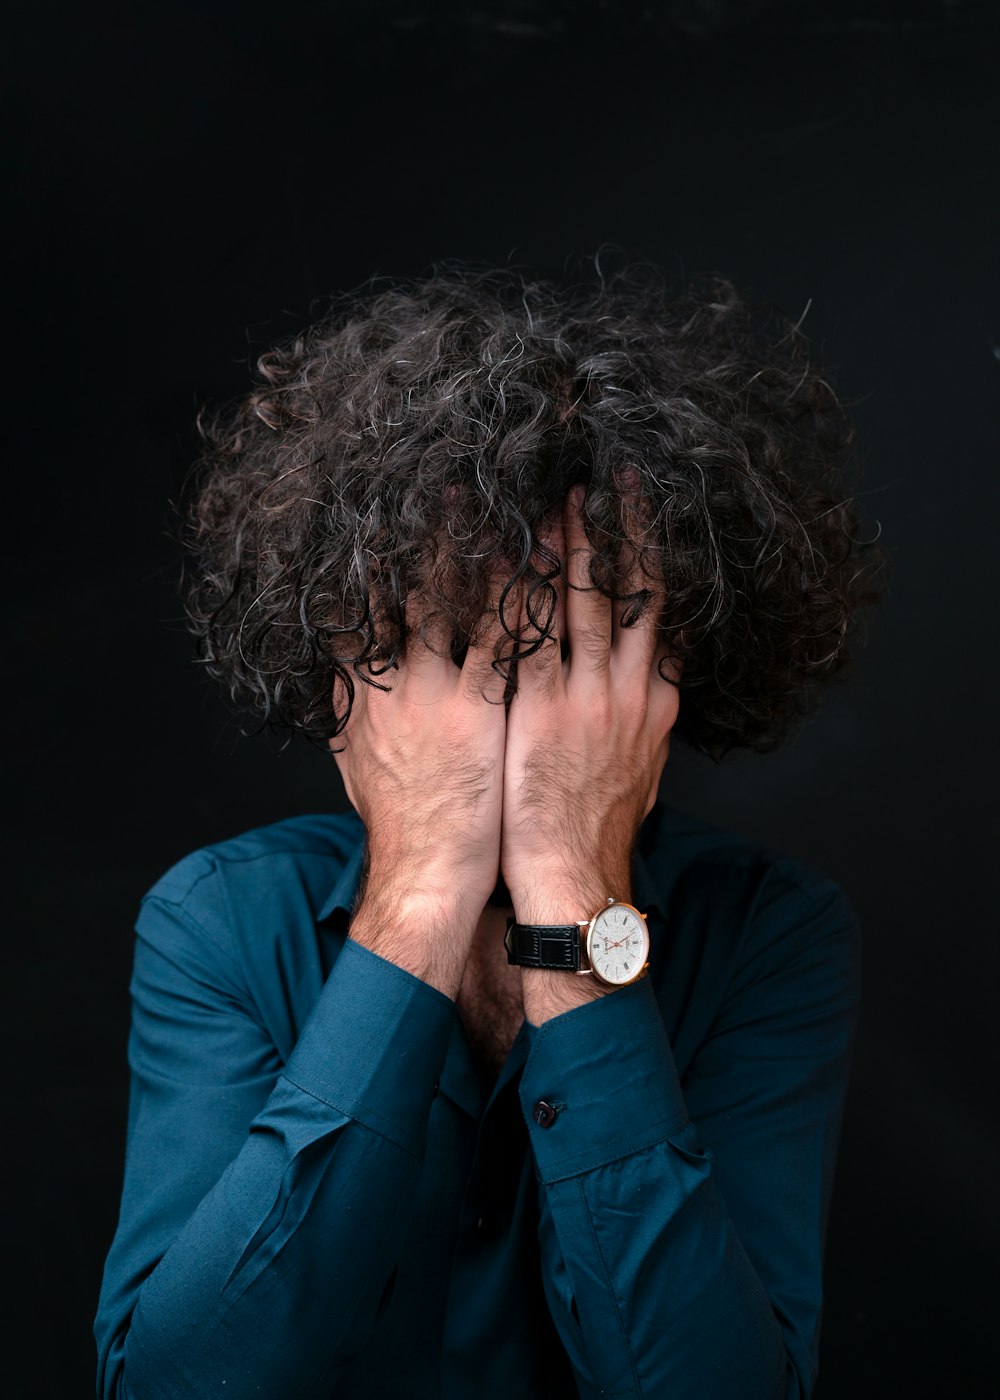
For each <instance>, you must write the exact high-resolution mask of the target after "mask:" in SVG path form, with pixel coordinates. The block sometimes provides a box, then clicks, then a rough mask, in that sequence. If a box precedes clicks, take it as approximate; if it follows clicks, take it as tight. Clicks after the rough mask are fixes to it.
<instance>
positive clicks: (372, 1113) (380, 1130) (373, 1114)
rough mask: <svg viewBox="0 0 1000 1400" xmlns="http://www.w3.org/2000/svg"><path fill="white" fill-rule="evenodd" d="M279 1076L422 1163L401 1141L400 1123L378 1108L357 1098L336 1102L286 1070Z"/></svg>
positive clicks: (323, 1085)
mask: <svg viewBox="0 0 1000 1400" xmlns="http://www.w3.org/2000/svg"><path fill="white" fill-rule="evenodd" d="M279 1077H280V1078H281V1079H286V1080H287V1081H288V1083H289V1084H291V1085H292V1087H293V1088H295V1089H299V1090H300V1091H301V1092H302V1093H303V1094H308V1095H309V1097H310V1098H313V1099H316V1101H317V1102H318V1103H325V1104H326V1105H327V1107H328V1108H332V1109H334V1110H335V1111H336V1112H337V1113H342V1114H344V1116H345V1117H347V1118H349V1119H350V1120H351V1122H352V1123H359V1124H360V1125H361V1126H362V1127H363V1128H367V1129H368V1130H369V1131H370V1132H373V1133H377V1134H378V1136H379V1137H384V1138H386V1139H388V1141H389V1142H391V1143H394V1144H395V1146H396V1147H398V1148H399V1149H400V1151H401V1152H405V1153H406V1155H407V1156H408V1157H412V1158H413V1160H414V1161H415V1162H416V1163H417V1164H418V1165H420V1163H421V1160H422V1159H421V1157H420V1154H419V1153H418V1152H416V1151H414V1149H413V1147H412V1146H411V1145H410V1144H409V1143H407V1142H403V1141H401V1139H402V1138H403V1136H404V1134H403V1133H401V1132H400V1131H399V1128H398V1125H397V1124H396V1123H394V1122H393V1121H392V1120H391V1119H389V1118H386V1117H385V1115H384V1114H382V1113H379V1111H378V1109H377V1108H369V1107H368V1105H367V1104H365V1103H363V1102H362V1101H361V1100H360V1099H355V1098H351V1099H348V1100H347V1101H346V1103H345V1102H340V1103H338V1102H335V1101H334V1099H332V1098H327V1097H326V1095H324V1094H321V1093H318V1092H317V1089H313V1088H310V1087H309V1086H308V1085H306V1084H300V1083H299V1080H298V1079H297V1078H293V1077H292V1075H290V1074H288V1073H287V1072H286V1071H285V1070H282V1071H281V1073H280V1076H279ZM303 1077H304V1076H303ZM317 1088H318V1089H326V1088H327V1085H326V1084H325V1083H324V1082H323V1081H322V1080H318V1081H317ZM328 1092H329V1091H328ZM347 1104H350V1107H347ZM358 1109H361V1110H362V1111H363V1113H364V1117H361V1116H360V1115H359V1113H358V1112H357V1110H358ZM371 1118H374V1119H376V1120H377V1122H378V1123H380V1124H382V1125H383V1126H382V1127H378V1126H376V1124H375V1123H371V1122H369V1121H368V1120H369V1119H371Z"/></svg>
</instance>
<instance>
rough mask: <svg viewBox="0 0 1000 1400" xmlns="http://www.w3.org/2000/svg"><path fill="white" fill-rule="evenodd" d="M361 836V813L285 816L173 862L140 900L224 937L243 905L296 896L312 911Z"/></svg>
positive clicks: (318, 907)
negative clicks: (169, 907) (171, 910)
mask: <svg viewBox="0 0 1000 1400" xmlns="http://www.w3.org/2000/svg"><path fill="white" fill-rule="evenodd" d="M363 836H364V826H363V824H362V822H361V819H360V818H359V817H358V815H357V814H356V813H355V812H353V811H351V812H346V813H322V814H312V815H308V816H296V817H288V818H286V819H285V820H283V821H278V822H273V823H271V824H270V825H268V826H260V827H255V828H253V829H252V830H250V831H245V832H242V833H240V834H239V835H237V836H232V837H229V838H228V839H227V840H223V841H219V842H216V843H213V844H212V845H209V846H202V847H201V848H200V849H198V850H196V851H192V852H191V853H190V854H189V855H186V856H184V857H183V858H182V859H181V860H179V861H177V862H176V864H174V865H172V866H171V867H170V868H169V869H168V870H167V871H166V872H165V873H164V874H163V875H162V876H161V877H160V878H159V880H157V881H156V883H155V884H154V885H153V886H152V887H151V888H150V889H149V890H148V891H147V893H146V894H145V895H144V896H143V900H142V905H143V906H146V905H148V904H159V905H169V906H171V907H172V908H174V909H175V910H176V911H178V912H180V913H181V914H182V915H183V916H184V917H186V918H187V919H188V920H189V921H191V922H193V923H195V924H197V925H198V926H199V927H200V928H201V929H202V930H203V931H205V932H206V933H209V934H217V935H219V936H220V937H225V936H226V930H227V927H228V925H229V923H230V921H231V919H232V916H233V914H234V913H235V912H237V907H238V906H241V905H242V906H247V905H251V906H256V907H259V901H261V900H263V901H264V902H265V903H274V902H275V901H276V900H279V901H280V900H283V899H284V900H287V899H289V898H292V899H296V900H297V901H298V902H300V903H303V904H304V905H306V906H308V908H309V910H310V911H311V913H312V914H313V915H315V914H316V913H317V912H318V910H319V909H320V907H321V906H322V904H323V902H324V901H325V899H326V898H327V896H328V895H329V893H330V890H331V888H332V886H333V883H334V881H335V880H336V878H337V875H338V874H339V873H340V871H341V869H342V868H343V866H344V864H345V863H346V862H347V861H348V860H349V859H350V857H351V856H352V855H353V854H354V853H355V852H356V850H357V847H358V845H359V843H360V842H361V840H362V839H363Z"/></svg>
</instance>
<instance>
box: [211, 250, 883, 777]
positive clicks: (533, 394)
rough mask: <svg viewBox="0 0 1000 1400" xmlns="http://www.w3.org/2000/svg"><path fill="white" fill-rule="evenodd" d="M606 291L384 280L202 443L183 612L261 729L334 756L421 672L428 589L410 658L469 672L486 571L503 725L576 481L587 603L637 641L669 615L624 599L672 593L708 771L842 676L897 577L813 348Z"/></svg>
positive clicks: (774, 320) (221, 418)
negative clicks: (403, 661) (360, 686)
mask: <svg viewBox="0 0 1000 1400" xmlns="http://www.w3.org/2000/svg"><path fill="white" fill-rule="evenodd" d="M597 266H598V274H599V280H598V283H597V285H595V286H591V287H587V286H584V285H575V286H572V287H559V286H557V285H555V284H553V283H552V282H549V281H546V280H541V279H537V280H530V279H528V278H526V277H525V276H524V275H523V274H522V273H520V272H518V271H516V270H514V269H512V268H505V269H497V268H492V267H485V268H483V267H478V268H477V267H474V266H472V265H470V264H469V263H467V262H459V261H457V260H448V261H446V262H438V263H434V264H432V267H431V273H430V275H429V276H426V277H424V278H422V279H413V280H409V281H405V282H404V281H400V280H398V279H397V280H396V281H395V282H390V283H389V285H386V286H382V287H381V288H380V287H379V286H378V282H379V280H380V279H378V278H373V279H369V281H368V282H366V283H365V284H363V287H362V290H361V293H360V294H359V293H354V294H349V295H348V296H345V297H344V298H341V299H340V300H339V301H336V300H335V301H334V302H332V303H331V306H330V308H329V309H328V310H327V311H326V312H325V314H324V315H323V316H322V317H321V318H320V319H318V320H317V321H316V322H315V323H314V324H312V325H311V326H310V327H309V328H308V329H307V330H305V331H304V332H303V333H302V334H301V335H299V336H298V337H297V338H296V339H294V340H293V341H292V342H290V343H284V344H282V345H281V346H279V347H277V348H275V349H272V350H270V351H268V352H267V353H266V354H264V355H262V356H261V358H260V359H259V361H258V363H257V370H258V373H259V379H258V381H257V383H256V386H255V387H254V389H253V392H252V393H250V395H249V396H248V397H246V398H244V399H242V401H240V402H238V403H236V404H231V405H228V406H227V407H225V408H224V409H221V410H216V411H214V412H212V413H205V412H203V413H202V414H201V415H200V416H199V420H198V427H199V431H200V433H201V437H202V441H203V443H204V452H203V455H202V457H201V458H200V459H199V463H198V467H199V469H200V470H199V471H198V473H197V475H196V477H195V480H196V482H197V486H196V490H195V492H194V495H193V498H192V500H191V502H190V504H189V506H188V507H187V511H186V515H185V519H184V525H183V540H184V543H185V544H186V546H187V548H188V550H189V551H190V556H191V561H192V563H191V567H190V570H189V583H188V587H187V594H186V604H187V611H188V616H189V619H190V623H191V626H192V628H193V631H194V633H195V635H196V636H197V638H198V643H199V656H200V659H201V660H202V662H203V663H204V665H205V666H206V667H207V669H208V671H209V673H210V674H211V675H213V676H214V677H216V678H218V679H219V680H221V681H222V682H223V683H224V684H225V685H226V686H227V688H228V691H229V694H230V696H231V698H232V700H233V701H234V702H235V704H236V705H237V706H238V707H239V708H240V709H242V710H244V711H249V712H251V713H253V714H256V715H258V716H259V717H260V725H259V727H263V726H264V725H265V724H270V725H273V726H278V727H284V728H289V729H291V730H292V731H295V732H298V733H301V734H303V735H305V736H307V737H309V738H311V739H313V740H316V741H318V742H321V743H328V742H329V741H330V740H331V739H333V738H335V737H336V736H337V735H338V734H339V733H341V731H342V730H343V728H344V726H345V725H346V724H347V721H348V719H349V717H350V711H351V708H352V705H353V701H354V694H355V691H354V684H353V680H352V676H356V677H358V678H360V679H361V680H362V681H363V682H364V683H365V684H369V685H378V684H379V682H378V681H376V680H375V677H376V676H378V675H381V674H383V673H384V672H385V671H386V670H387V669H389V668H390V667H393V666H396V665H397V664H398V661H399V658H400V656H401V654H403V653H404V651H405V641H406V636H407V623H406V602H407V597H408V595H409V594H410V593H411V591H413V590H419V592H420V595H421V600H422V603H423V604H424V606H425V608H429V611H428V612H427V613H426V615H425V617H424V621H423V623H422V624H421V627H420V633H421V635H422V637H423V638H424V640H425V641H426V642H427V644H428V645H432V646H433V645H434V642H433V641H432V640H431V638H430V635H429V631H428V630H427V629H428V628H429V626H430V623H431V619H438V620H439V621H443V623H444V630H445V634H446V635H448V636H450V638H451V641H450V643H449V645H450V647H451V655H452V657H453V658H454V659H455V660H456V661H457V662H460V660H461V656H462V654H463V651H464V648H465V647H466V646H467V645H468V643H469V641H470V640H471V639H475V638H477V637H478V635H479V629H480V628H481V627H482V626H483V625H484V624H485V623H486V622H487V621H489V620H490V619H491V618H492V617H493V616H495V615H496V611H497V607H496V599H495V593H494V592H493V590H492V589H491V575H492V574H493V573H494V571H495V570H496V569H497V568H500V569H502V570H503V572H504V573H505V574H508V573H509V578H510V584H509V586H513V585H514V584H515V583H520V584H523V586H524V587H525V589H526V590H527V592H528V597H529V616H530V618H531V620H532V622H533V623H534V624H535V632H536V633H537V635H535V633H533V634H532V636H531V639H530V641H529V640H526V638H525V637H523V636H521V634H520V632H519V630H518V629H517V628H516V627H515V628H511V627H508V625H507V622H506V619H504V621H503V630H504V634H505V635H504V636H503V637H501V639H500V641H499V642H498V643H497V645H496V650H495V653H494V659H493V665H494V669H496V670H497V671H498V672H500V673H501V674H502V675H504V677H505V681H506V685H507V687H508V689H507V698H508V699H509V695H510V694H511V693H512V690H511V687H512V686H513V688H514V689H516V661H517V659H518V658H519V657H522V656H526V655H529V654H531V653H532V652H533V651H535V650H536V649H537V647H538V646H540V645H541V644H542V642H543V640H545V639H546V638H547V637H548V635H549V632H548V629H549V627H550V626H551V624H552V620H553V615H554V609H555V591H554V588H553V587H552V582H551V581H552V579H553V578H554V577H556V576H557V574H558V571H559V560H558V559H557V558H556V557H555V555H554V553H553V552H552V551H550V550H547V549H546V548H545V546H544V544H543V543H542V542H541V541H540V540H539V537H538V536H539V532H540V530H542V529H543V528H544V527H545V526H547V525H548V524H550V523H551V522H553V521H554V520H555V519H556V518H557V516H558V513H559V511H560V510H561V508H562V503H563V500H564V498H565V496H566V494H567V492H568V491H569V490H570V488H571V487H572V486H573V485H574V484H575V483H577V482H582V483H584V484H585V486H586V498H585V504H584V519H585V523H586V529H587V535H588V539H589V541H590V543H591V546H592V547H593V549H594V554H593V556H592V563H591V579H590V582H591V584H592V586H594V587H596V588H599V589H601V590H602V591H603V592H604V593H606V594H607V595H608V596H610V597H611V598H612V599H614V600H616V601H618V602H626V604H627V606H626V608H625V614H624V615H623V617H622V624H623V625H631V624H633V623H634V622H636V621H637V620H638V619H639V618H640V617H641V616H642V615H643V613H644V612H645V610H646V609H647V607H648V606H649V605H650V602H651V599H653V598H654V596H657V595H656V594H654V589H653V588H643V589H640V590H639V591H638V592H636V591H635V589H634V575H633V569H634V568H635V566H636V565H637V564H638V566H639V567H641V569H642V573H643V575H644V576H645V577H646V578H647V579H648V580H649V581H650V582H651V583H652V584H653V585H654V586H655V588H656V589H662V590H663V593H664V594H665V601H663V602H662V611H661V613H660V616H659V618H658V619H657V624H656V625H657V627H658V629H659V637H660V640H661V642H662V643H663V644H664V646H665V648H666V650H667V651H668V652H669V653H670V655H671V656H672V657H674V658H675V659H676V660H677V662H679V663H680V666H681V668H682V670H681V679H680V682H679V684H680V691H681V704H680V712H679V717H678V720H677V723H676V726H675V730H674V733H675V735H676V736H677V737H678V738H681V739H683V740H684V741H685V742H686V743H688V744H689V745H690V746H691V747H692V748H695V749H697V750H699V751H701V752H703V753H705V754H708V755H709V756H710V757H712V758H713V759H714V760H715V761H719V760H720V759H721V758H722V757H723V756H724V755H725V754H726V753H727V752H729V751H730V750H731V749H734V748H737V747H743V748H748V749H753V750H756V751H758V752H765V751H767V750H770V749H774V748H776V747H777V746H778V745H779V744H780V743H781V742H782V741H783V740H784V739H785V737H786V736H787V734H788V732H789V730H790V728H791V726H792V724H793V722H794V721H795V720H796V719H797V718H805V717H806V716H807V715H808V714H809V713H811V711H812V710H813V708H814V705H815V699H816V691H817V683H819V682H821V681H826V680H829V679H830V678H831V677H833V676H834V675H835V674H836V673H837V672H839V671H841V670H842V669H843V668H844V667H845V665H846V664H847V662H848V660H849V658H850V657H851V655H852V654H853V652H854V650H855V647H854V639H855V634H856V632H857V630H858V629H857V628H856V627H855V626H854V624H855V622H856V620H857V619H858V618H859V617H862V616H864V607H863V605H864V604H867V603H873V602H875V601H877V599H878V597H879V588H878V586H877V585H878V579H877V576H878V574H879V573H880V571H881V568H882V566H883V564H884V562H885V561H884V556H883V554H882V551H881V550H880V549H879V548H878V546H877V545H876V540H877V537H878V536H877V534H876V536H875V539H872V540H869V541H863V540H861V538H860V534H861V530H860V516H859V510H858V506H857V503H856V501H855V499H854V497H853V496H852V495H851V494H850V491H849V490H848V489H847V486H846V479H847V471H848V468H849V467H850V466H851V465H853V455H852V451H853V442H854V436H855V434H854V428H853V426H852V423H851V421H850V419H849V416H848V414H847V411H846V409H845V407H844V404H843V402H842V401H841V400H840V399H839V398H838V396H837V394H836V392H835V391H834V389H833V388H832V387H831V385H830V383H829V382H828V380H827V378H826V377H825V375H824V373H823V372H822V371H821V368H819V367H818V366H817V364H816V361H815V356H814V355H813V354H812V353H811V351H810V347H809V343H808V341H807V340H806V337H805V336H804V335H803V334H802V333H801V330H800V328H799V326H798V325H795V324H792V323H791V321H790V320H789V319H788V318H787V317H786V316H784V315H783V314H782V313H781V312H778V311H777V310H776V309H774V308H772V307H767V306H764V307H761V306H755V305H751V304H750V303H749V302H748V301H747V300H746V299H744V297H742V296H741V295H740V293H739V292H738V291H737V290H736V289H735V288H734V286H733V285H732V284H731V283H730V282H729V281H727V280H725V279H723V278H719V277H711V278H707V279H702V280H701V281H698V282H694V283H692V284H691V285H690V286H688V287H687V288H686V289H685V290H683V291H681V292H680V293H678V294H677V295H675V296H673V297H669V296H668V295H667V293H666V291H665V288H664V283H663V281H662V277H661V275H660V274H659V273H657V272H656V270H655V268H651V267H650V265H649V264H646V263H643V264H639V265H636V264H632V265H631V266H630V267H625V268H623V269H621V270H619V271H618V272H616V273H615V274H614V275H613V276H611V277H608V278H605V276H604V275H603V274H602V273H600V268H599V264H598V265H597ZM636 483H638V490H639V493H640V497H641V501H642V504H643V506H644V508H645V512H646V519H647V521H648V522H649V528H648V530H647V532H646V534H645V537H644V538H643V539H641V540H637V539H635V538H634V537H631V536H630V535H629V531H628V528H627V520H628V519H629V518H631V517H629V516H628V515H627V514H626V511H625V509H624V507H623V501H624V496H625V495H626V494H627V492H628V491H629V490H634V489H635V487H636ZM630 578H632V580H633V582H632V590H631V591H629V581H630ZM662 596H663V595H662V594H661V595H660V597H661V598H662ZM539 599H540V600H541V605H540V604H539ZM500 615H501V617H502V618H503V615H504V607H503V604H502V603H501V606H500ZM661 666H662V662H661ZM505 668H506V669H505ZM660 674H661V676H663V672H662V670H661V671H660ZM663 679H664V682H665V683H671V684H673V683H674V682H673V681H671V680H670V679H669V678H668V677H666V676H663ZM382 688H386V687H384V686H383V687H382ZM338 697H339V699H340V702H341V703H339V704H338V703H337V698H338Z"/></svg>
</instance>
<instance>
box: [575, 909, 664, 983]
mask: <svg viewBox="0 0 1000 1400" xmlns="http://www.w3.org/2000/svg"><path fill="white" fill-rule="evenodd" d="M589 953H590V963H591V966H592V967H593V969H594V971H595V972H596V973H597V974H598V975H599V976H600V977H603V978H604V980H605V982H618V983H621V982H631V980H632V978H633V977H634V976H635V975H636V973H637V972H639V971H640V969H641V968H642V967H643V966H644V965H645V962H646V958H647V956H648V953H649V934H648V933H647V932H646V922H645V920H644V919H643V918H642V916H641V915H639V914H637V913H636V911H635V910H634V909H632V908H630V907H629V906H628V905H623V904H612V905H609V906H608V908H607V909H606V910H602V912H601V913H600V914H598V916H597V919H596V920H595V922H594V929H593V932H592V933H591V935H590V945H589Z"/></svg>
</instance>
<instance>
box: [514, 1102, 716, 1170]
mask: <svg viewBox="0 0 1000 1400" xmlns="http://www.w3.org/2000/svg"><path fill="white" fill-rule="evenodd" d="M690 1121H691V1120H690V1117H689V1115H688V1112H687V1109H686V1108H685V1109H684V1110H682V1111H681V1112H680V1113H679V1114H675V1115H674V1116H673V1117H672V1118H661V1119H659V1120H658V1121H657V1122H656V1123H653V1124H651V1125H650V1127H649V1128H648V1129H647V1131H646V1133H645V1134H642V1135H640V1136H639V1140H638V1141H635V1142H633V1143H632V1145H631V1146H628V1147H625V1146H624V1144H625V1143H628V1142H629V1141H630V1139H629V1137H628V1135H627V1134H622V1135H621V1136H619V1137H616V1138H612V1139H611V1140H610V1141H609V1142H608V1143H607V1144H606V1146H605V1149H604V1152H601V1153H600V1155H599V1156H598V1158H597V1160H596V1161H593V1162H590V1163H589V1164H586V1157H587V1155H588V1149H581V1150H580V1151H579V1152H569V1153H566V1154H565V1155H564V1156H562V1157H557V1158H555V1159H554V1160H553V1161H552V1162H551V1164H550V1170H545V1169H543V1168H542V1167H541V1165H539V1173H540V1175H541V1178H542V1182H543V1184H544V1185H546V1186H548V1185H553V1184H555V1182H557V1181H569V1180H570V1179H571V1178H572V1177H575V1176H585V1175H586V1174H587V1173H588V1172H592V1171H600V1169H601V1168H602V1167H607V1166H610V1165H611V1163H612V1162H621V1161H624V1160H625V1159H626V1158H628V1157H634V1156H635V1155H636V1154H637V1153H638V1152H648V1151H649V1149H650V1148H651V1147H658V1146H659V1144H660V1143H661V1142H669V1141H670V1139H671V1137H672V1136H673V1135H675V1134H676V1133H679V1132H681V1131H683V1129H684V1128H686V1127H687V1125H688V1123H689V1122H690ZM664 1125H669V1128H668V1130H666V1131H665V1130H664ZM649 1134H652V1136H649ZM616 1145H619V1146H621V1150H620V1151H616V1150H615V1148H616ZM589 1151H590V1152H593V1151H594V1149H589ZM605 1152H610V1154H611V1155H610V1156H605V1155H604V1153H605ZM579 1158H583V1159H584V1162H585V1164H584V1165H581V1166H573V1163H574V1162H575V1161H576V1160H577V1159H579Z"/></svg>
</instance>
